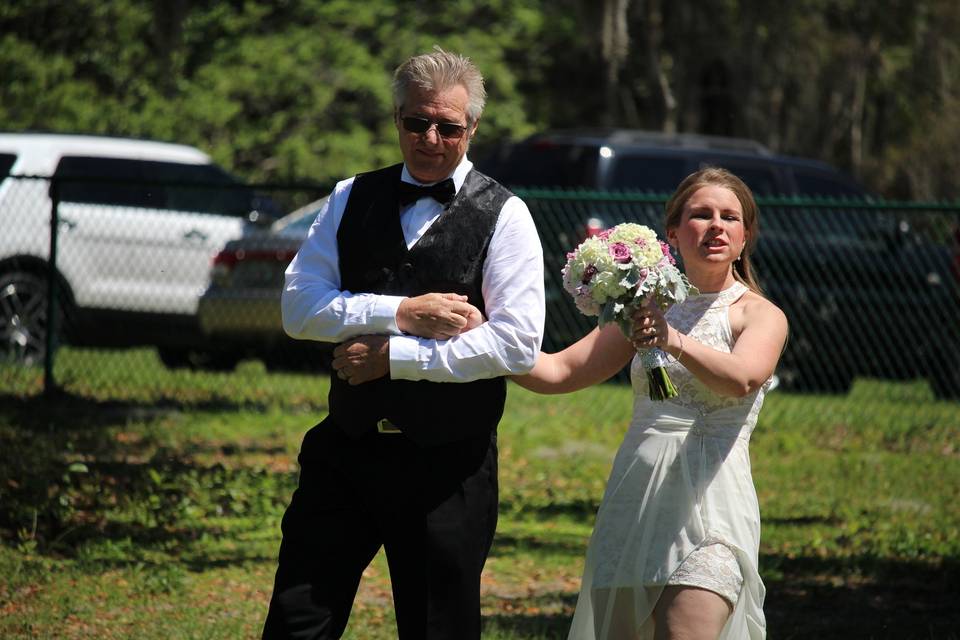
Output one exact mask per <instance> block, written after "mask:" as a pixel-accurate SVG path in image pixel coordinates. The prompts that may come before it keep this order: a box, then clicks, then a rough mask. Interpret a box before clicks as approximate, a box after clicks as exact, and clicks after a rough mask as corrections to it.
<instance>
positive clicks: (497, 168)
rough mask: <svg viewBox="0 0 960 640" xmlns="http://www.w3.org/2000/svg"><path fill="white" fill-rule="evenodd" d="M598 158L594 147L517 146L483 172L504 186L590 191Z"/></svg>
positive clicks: (593, 183)
mask: <svg viewBox="0 0 960 640" xmlns="http://www.w3.org/2000/svg"><path fill="white" fill-rule="evenodd" d="M598 154H599V151H598V150H597V147H595V146H582V145H573V144H557V143H553V142H547V141H538V142H533V143H531V144H518V145H517V146H515V147H513V149H511V150H510V152H509V153H508V155H507V157H506V158H505V159H504V160H503V161H501V162H493V163H492V164H491V165H490V166H488V167H484V169H485V173H487V174H488V175H490V177H492V178H494V179H496V180H498V181H500V182H501V183H503V184H505V185H507V186H520V187H559V188H577V187H579V188H587V189H594V188H596V186H597V184H596V182H597V156H598Z"/></svg>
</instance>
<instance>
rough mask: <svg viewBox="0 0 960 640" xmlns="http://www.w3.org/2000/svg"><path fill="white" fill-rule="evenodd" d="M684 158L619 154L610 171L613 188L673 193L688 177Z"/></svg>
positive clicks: (611, 186)
mask: <svg viewBox="0 0 960 640" xmlns="http://www.w3.org/2000/svg"><path fill="white" fill-rule="evenodd" d="M686 167H687V163H686V160H684V159H683V158H664V157H656V156H653V157H651V156H631V155H620V156H617V157H616V159H615V161H614V164H613V168H612V170H611V172H610V177H609V180H608V182H609V185H610V188H611V189H625V190H628V189H639V190H641V191H648V192H652V193H671V192H672V191H673V190H674V189H676V188H677V185H679V184H680V181H681V180H683V179H684V177H686V171H685V169H686Z"/></svg>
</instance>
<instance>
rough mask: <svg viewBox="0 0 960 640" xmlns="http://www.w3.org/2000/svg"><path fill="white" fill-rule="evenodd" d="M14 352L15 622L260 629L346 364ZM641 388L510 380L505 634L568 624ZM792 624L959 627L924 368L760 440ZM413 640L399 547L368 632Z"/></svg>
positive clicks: (778, 413)
mask: <svg viewBox="0 0 960 640" xmlns="http://www.w3.org/2000/svg"><path fill="white" fill-rule="evenodd" d="M56 374H57V380H58V381H59V383H60V384H61V385H62V389H63V392H62V393H60V394H55V395H53V396H52V397H49V398H45V397H43V396H41V395H40V374H39V372H38V371H36V370H22V369H13V368H0V381H2V388H3V389H4V393H3V395H0V637H2V638H5V639H7V638H10V639H19V638H98V640H111V639H114V638H117V639H119V638H132V637H136V638H145V639H157V640H159V639H161V638H162V639H167V638H224V639H225V638H231V639H234V638H256V637H258V634H259V629H260V625H261V623H262V619H263V615H264V613H265V610H266V603H267V600H268V598H269V595H270V589H271V584H272V579H273V571H274V569H275V561H276V552H277V546H278V543H279V539H280V533H279V521H280V517H281V515H282V513H283V509H284V507H285V506H286V503H287V501H288V500H289V497H290V494H291V492H292V491H293V488H294V487H295V484H296V473H297V465H296V454H297V450H298V448H299V444H300V439H301V438H302V436H303V433H304V432H305V431H306V430H307V429H308V428H310V427H311V426H312V425H313V424H315V423H316V422H318V421H319V420H320V419H321V418H322V417H323V415H324V413H325V409H324V405H325V401H326V392H327V385H328V381H327V378H326V377H325V376H324V375H322V374H321V375H313V376H311V375H303V374H299V375H297V374H277V373H268V372H267V371H265V370H264V369H263V367H262V366H261V365H259V363H256V362H247V363H243V365H242V366H241V367H240V368H239V369H238V370H237V371H236V372H234V373H230V374H215V373H197V372H189V371H176V372H170V371H166V370H165V369H163V368H162V367H161V366H160V365H159V363H158V361H157V359H156V357H155V355H154V354H153V352H151V351H149V350H143V351H132V352H96V351H83V350H67V349H64V350H63V351H62V352H61V357H60V358H59V359H58V364H57V370H56ZM630 409H631V395H630V390H629V389H628V388H626V387H623V386H619V385H603V386H600V387H597V388H594V389H590V390H586V391H582V392H579V393H575V394H570V395H565V396H537V395H535V394H531V393H529V392H526V391H524V390H523V389H520V388H518V387H516V386H515V385H511V387H510V392H509V400H508V406H507V411H506V413H505V416H504V419H503V422H502V423H501V426H500V454H501V455H500V485H501V511H500V513H501V515H500V523H499V527H498V534H497V538H496V541H495V543H494V548H493V550H492V553H491V556H490V558H489V560H488V563H487V566H486V568H485V570H484V576H483V601H482V607H483V614H484V638H485V639H486V640H519V639H523V640H533V639H544V640H545V639H548V638H551V639H552V638H564V637H566V629H567V625H568V623H569V618H570V615H571V613H572V609H573V606H574V603H575V598H576V593H577V588H578V583H579V578H580V571H581V569H582V562H583V553H584V550H585V547H586V542H587V539H588V537H589V535H590V531H591V526H592V522H593V516H594V513H595V511H596V508H597V506H598V504H599V499H600V496H601V494H602V491H603V486H604V483H605V480H606V475H607V473H608V471H609V466H610V462H611V460H612V456H613V453H614V451H615V450H616V447H617V444H618V443H619V440H620V438H621V436H622V434H623V431H624V429H625V426H626V424H627V422H628V420H629V414H630ZM751 456H752V462H753V468H754V477H755V481H756V485H757V490H758V494H759V496H760V503H761V512H762V517H763V531H762V540H761V558H760V560H761V572H762V575H763V578H764V581H765V584H766V586H767V589H768V592H767V601H766V606H765V611H766V613H767V617H768V623H769V628H770V637H771V638H837V639H839V638H898V639H899V638H954V639H956V638H958V637H960V636H958V632H957V629H958V628H960V614H958V613H957V612H956V601H957V599H958V596H960V562H958V559H960V404H957V403H945V402H937V401H935V400H934V399H933V397H932V394H931V393H930V391H929V389H928V388H927V386H926V385H925V384H924V383H913V382H906V383H898V384H894V383H884V382H877V381H871V380H859V381H857V383H856V385H855V386H854V388H853V389H852V390H851V392H850V393H849V394H848V395H847V396H845V397H839V396H801V395H790V394H786V393H782V392H779V391H775V392H774V393H772V394H771V395H770V396H769V397H768V400H767V403H766V406H765V408H764V412H763V413H762V414H761V418H760V424H759V425H758V428H757V430H756V432H755V433H754V437H753V442H752V445H751ZM395 636H396V632H395V627H394V623H393V611H392V601H391V597H390V587H389V577H388V572H387V568H386V564H385V562H384V559H383V557H382V556H378V558H377V559H376V560H375V561H374V563H373V564H372V565H371V567H370V568H369V569H368V571H367V574H366V577H365V579H364V583H363V585H362V587H361V592H360V594H359V595H358V598H357V603H356V606H355V608H354V612H353V617H352V618H351V623H350V627H349V629H348V635H347V637H348V638H352V639H355V640H368V639H372V640H378V639H388V638H394V637H395Z"/></svg>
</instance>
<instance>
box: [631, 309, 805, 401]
mask: <svg viewBox="0 0 960 640" xmlns="http://www.w3.org/2000/svg"><path fill="white" fill-rule="evenodd" d="M747 295H750V296H751V297H750V299H749V300H746V301H744V303H743V306H742V308H741V309H739V310H738V312H739V313H740V314H741V315H740V317H739V318H738V321H737V322H736V323H735V324H736V325H737V326H738V327H739V328H740V334H739V335H738V336H737V340H736V342H735V343H734V345H733V350H732V351H731V352H730V353H724V352H722V351H717V350H716V349H714V348H712V347H710V346H707V345H705V344H702V343H700V342H697V341H696V340H694V339H693V338H691V337H690V336H687V335H683V334H681V333H680V332H679V331H677V330H676V329H674V328H673V327H672V326H670V325H669V324H667V321H666V319H664V318H663V315H662V314H661V313H659V311H658V310H656V309H653V310H649V309H644V312H643V313H644V314H645V315H643V316H637V317H636V320H637V321H636V322H635V324H634V328H635V329H634V337H635V338H637V345H638V346H639V347H648V346H658V347H660V348H661V349H663V350H664V351H666V352H667V353H669V354H670V355H672V356H673V357H674V358H678V357H679V360H680V364H682V365H683V366H685V367H686V368H687V370H688V371H690V373H692V374H693V375H694V376H696V377H697V379H698V380H700V381H701V382H702V383H703V384H705V385H706V386H707V387H709V388H710V390H711V391H714V392H715V393H718V394H720V395H723V396H733V397H743V396H745V395H747V394H749V393H752V392H753V391H755V390H756V389H757V388H759V387H760V385H762V384H763V383H764V382H766V381H767V379H768V378H769V377H770V376H771V375H773V372H774V370H775V369H776V367H777V361H778V360H779V359H780V354H781V352H782V351H783V346H784V344H786V340H787V318H786V316H785V315H783V312H782V311H781V310H780V308H779V307H777V306H776V305H774V304H773V303H772V302H770V301H769V300H767V299H765V298H763V297H761V296H759V295H756V294H753V295H751V294H747ZM732 315H733V309H732V308H731V316H732ZM643 318H646V319H643ZM731 324H732V325H733V324H734V322H733V318H731ZM649 326H655V327H656V328H657V333H658V334H659V336H661V337H658V338H657V339H656V340H652V341H650V340H647V341H644V340H643V337H644V335H645V334H644V333H643V330H644V328H646V327H649ZM664 335H665V336H666V339H665V340H664V338H663V337H662V336H664ZM681 344H682V347H681Z"/></svg>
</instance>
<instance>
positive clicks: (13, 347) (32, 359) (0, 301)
mask: <svg viewBox="0 0 960 640" xmlns="http://www.w3.org/2000/svg"><path fill="white" fill-rule="evenodd" d="M47 282H48V280H47V278H46V277H45V276H42V275H40V274H37V273H34V272H32V271H24V270H13V271H7V272H5V273H2V274H0V362H8V363H13V364H18V365H22V366H42V365H43V363H44V360H45V358H46V353H47V331H48V329H49V326H50V325H49V318H48V313H47V306H48V305H47V296H48V295H49V292H48V284H47ZM64 315H65V314H64V309H63V304H62V303H61V304H59V305H57V323H56V326H57V327H59V328H61V329H62V328H63V318H64Z"/></svg>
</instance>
